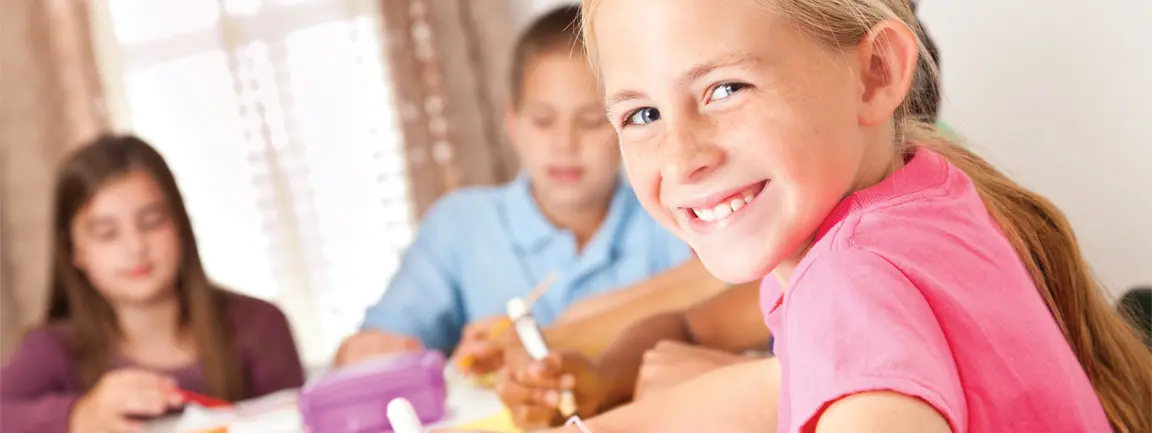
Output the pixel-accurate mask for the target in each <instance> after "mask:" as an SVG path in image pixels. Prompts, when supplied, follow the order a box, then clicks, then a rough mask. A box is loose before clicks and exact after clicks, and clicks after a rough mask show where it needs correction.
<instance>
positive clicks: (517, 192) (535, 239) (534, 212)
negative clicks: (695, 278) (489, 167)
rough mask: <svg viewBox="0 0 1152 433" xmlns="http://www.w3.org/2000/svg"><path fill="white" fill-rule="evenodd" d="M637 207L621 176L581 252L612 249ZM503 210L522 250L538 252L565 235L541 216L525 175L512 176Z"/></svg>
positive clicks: (628, 187)
mask: <svg viewBox="0 0 1152 433" xmlns="http://www.w3.org/2000/svg"><path fill="white" fill-rule="evenodd" d="M637 205H638V203H637V201H636V199H635V196H634V195H633V194H632V187H631V186H630V185H629V184H628V182H627V181H626V180H625V179H624V177H623V176H621V177H620V180H619V181H618V182H617V184H616V190H615V192H614V193H613V194H612V202H611V203H610V204H609V207H608V215H607V216H606V217H605V219H604V224H603V225H602V226H601V227H600V230H599V231H597V232H596V235H594V236H593V238H592V239H591V240H590V241H589V243H588V247H587V248H585V249H586V250H588V251H591V250H592V249H594V247H598V246H601V245H605V244H607V246H609V247H613V246H615V245H616V243H617V242H618V241H619V240H620V236H618V233H619V231H620V229H621V226H623V225H625V224H624V221H625V220H626V219H627V218H628V216H629V215H630V214H631V213H632V212H634V211H635V208H636V207H637ZM505 211H506V215H507V218H508V222H509V231H510V232H511V234H512V241H513V242H514V243H515V244H516V246H517V247H518V248H520V249H522V250H526V251H536V250H539V249H540V248H543V247H544V246H545V245H547V244H548V241H550V240H552V239H553V238H555V237H556V236H559V235H562V234H564V233H565V232H564V231H563V230H560V229H559V228H557V227H556V226H554V225H552V223H551V222H550V221H548V219H547V218H546V217H544V212H543V211H541V210H540V205H539V204H538V203H536V199H535V198H534V197H532V186H531V180H530V179H529V177H528V175H527V174H525V173H521V174H520V175H518V176H516V179H515V180H513V181H512V183H511V184H509V186H508V189H507V194H506V196H505Z"/></svg>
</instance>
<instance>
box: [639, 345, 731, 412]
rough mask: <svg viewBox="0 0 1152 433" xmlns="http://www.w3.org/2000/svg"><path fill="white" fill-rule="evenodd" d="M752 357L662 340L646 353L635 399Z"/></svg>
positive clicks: (641, 366)
mask: <svg viewBox="0 0 1152 433" xmlns="http://www.w3.org/2000/svg"><path fill="white" fill-rule="evenodd" d="M749 359H751V358H749V357H746V356H741V355H736V354H733V353H728V352H723V351H719V350H713V349H708V348H705V347H701V346H696V345H692V344H687V343H681V342H675V341H661V342H660V343H659V344H657V345H656V347H654V348H652V349H650V350H648V351H647V352H644V361H643V362H642V363H641V365H640V374H639V375H638V376H637V380H636V392H635V395H634V399H635V400H639V399H641V398H643V397H645V396H646V395H648V394H651V393H654V392H658V391H661V390H664V389H667V388H670V387H673V386H675V385H677V384H680V383H683V382H684V381H686V380H688V379H691V378H693V377H696V376H699V375H701V374H704V373H707V372H709V371H712V370H716V369H718V368H721V367H725V366H729V365H732V364H736V363H739V362H744V361H747V360H749Z"/></svg>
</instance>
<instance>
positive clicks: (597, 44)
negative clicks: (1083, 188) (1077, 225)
mask: <svg viewBox="0 0 1152 433" xmlns="http://www.w3.org/2000/svg"><path fill="white" fill-rule="evenodd" d="M584 5H585V8H584V11H583V15H584V17H583V18H584V24H585V26H584V31H585V37H586V39H587V42H588V45H589V49H590V51H591V55H592V56H593V61H594V62H596V64H597V65H598V69H599V72H600V74H601V79H602V86H603V90H604V92H605V95H606V103H607V113H608V117H609V119H610V121H611V122H612V123H613V124H614V125H615V126H616V129H617V132H618V134H619V137H620V146H621V148H622V150H623V155H624V163H625V167H626V168H627V171H628V175H629V178H630V179H631V181H632V184H633V185H634V187H635V190H636V193H637V196H638V197H639V199H640V201H641V203H642V204H643V205H644V207H645V209H646V210H647V211H648V212H649V213H651V214H652V215H653V217H654V218H655V219H656V220H657V221H658V222H660V223H661V224H662V225H663V226H664V227H667V228H668V229H669V230H671V231H673V232H674V233H675V234H676V235H678V236H679V237H681V238H682V239H684V240H685V241H687V242H688V243H689V245H691V246H692V248H693V249H694V250H695V251H696V252H697V254H698V255H699V257H700V259H701V260H702V261H703V262H704V264H705V265H706V266H707V268H708V269H709V270H710V271H711V272H712V273H713V274H715V275H716V276H718V277H720V278H721V279H724V280H727V281H732V282H739V281H749V280H755V279H760V278H763V279H764V283H763V285H762V288H761V293H760V298H761V299H760V302H761V304H762V310H763V313H764V318H765V321H766V323H767V324H768V326H769V327H770V328H771V330H772V334H773V335H774V336H776V338H777V341H776V346H775V350H776V354H777V356H778V357H777V358H776V359H774V360H767V361H761V362H753V363H746V364H741V365H738V366H734V367H727V368H725V369H722V370H719V371H716V372H713V373H710V374H707V375H704V376H701V377H699V378H697V379H695V380H692V381H689V382H687V383H685V384H684V385H683V386H681V387H678V388H676V389H674V390H670V391H668V392H665V393H662V394H660V395H657V396H653V397H652V398H650V399H645V400H642V401H640V402H637V403H635V404H633V405H630V406H626V407H624V408H621V409H619V410H617V411H613V412H609V413H607V414H605V415H603V416H602V417H599V418H594V419H592V420H591V421H590V422H588V426H589V427H590V428H591V430H592V431H595V432H597V433H604V432H641V431H660V432H681V431H682V432H698V431H723V432H740V431H758V432H764V431H779V432H957V433H959V432H979V433H984V432H1101V431H1108V430H1115V431H1120V432H1136V431H1147V429H1148V428H1149V426H1152V414H1150V413H1149V411H1148V408H1149V407H1152V353H1150V352H1149V351H1148V350H1147V349H1146V348H1144V347H1142V346H1141V344H1140V342H1139V340H1138V339H1137V338H1136V336H1135V334H1134V333H1133V331H1132V329H1130V328H1129V327H1127V326H1126V325H1125V324H1124V323H1123V322H1122V320H1121V319H1120V317H1119V316H1118V315H1117V314H1115V313H1114V312H1113V310H1112V309H1111V308H1110V307H1109V305H1108V303H1107V301H1106V300H1105V298H1104V296H1103V294H1102V290H1101V288H1100V286H1099V285H1098V284H1097V282H1096V280H1095V279H1094V277H1093V276H1092V273H1091V271H1090V270H1089V268H1088V266H1087V264H1086V263H1085V261H1084V259H1083V257H1082V256H1081V254H1080V251H1079V247H1078V246H1077V243H1076V239H1075V236H1074V235H1073V233H1072V231H1071V229H1070V228H1069V224H1068V221H1067V219H1066V218H1065V217H1064V215H1063V214H1062V213H1061V212H1060V211H1059V210H1058V209H1056V208H1055V207H1054V206H1053V205H1052V203H1050V202H1049V201H1048V200H1046V199H1045V198H1043V197H1041V196H1040V195H1038V194H1035V193H1033V192H1031V191H1028V190H1026V189H1024V188H1022V187H1021V186H1019V185H1018V184H1016V183H1015V182H1013V181H1012V180H1010V179H1008V178H1007V177H1006V176H1004V175H1003V174H1002V173H1001V172H999V171H998V170H996V169H995V168H994V167H992V166H991V165H989V164H988V163H987V162H986V161H984V160H983V159H981V158H980V157H978V156H976V155H974V154H972V153H971V152H968V151H966V150H964V149H963V148H961V147H959V146H958V145H956V144H954V143H951V142H949V141H948V140H947V139H946V138H944V137H942V136H941V135H940V134H938V133H936V132H935V130H934V129H933V128H932V127H931V125H928V124H926V123H923V122H922V121H920V120H918V119H916V118H914V116H910V115H908V113H909V111H910V107H912V106H913V104H915V103H917V101H914V100H911V99H910V98H909V94H910V91H909V89H910V88H911V87H912V86H913V83H914V81H915V77H916V76H917V75H918V74H928V76H929V77H931V78H932V81H933V82H935V81H936V80H935V77H934V72H935V71H934V70H933V68H932V67H931V66H929V65H930V63H929V62H927V61H926V60H925V57H926V56H924V51H925V50H924V49H923V48H922V47H921V44H920V42H919V40H918V38H917V31H916V28H915V24H914V19H913V16H912V12H911V10H910V7H909V4H908V2H907V0H764V1H753V0H728V1H714V0H586V1H585V2H584ZM540 368H544V366H543V365H542V366H541V367H540ZM564 382H567V383H565V384H566V385H571V382H572V380H571V378H567V380H563V381H560V380H558V381H557V383H558V384H560V383H564ZM578 397H579V396H578ZM540 398H541V399H542V401H543V400H546V399H549V398H554V396H550V395H541V396H540Z"/></svg>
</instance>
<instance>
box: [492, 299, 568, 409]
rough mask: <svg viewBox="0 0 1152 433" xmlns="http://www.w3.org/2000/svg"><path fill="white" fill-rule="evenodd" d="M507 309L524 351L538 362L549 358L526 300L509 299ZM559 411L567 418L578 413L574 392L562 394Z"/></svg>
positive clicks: (542, 337) (538, 327)
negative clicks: (525, 302)
mask: <svg viewBox="0 0 1152 433" xmlns="http://www.w3.org/2000/svg"><path fill="white" fill-rule="evenodd" d="M506 308H507V313H508V319H510V320H512V321H513V325H512V326H514V327H515V328H516V336H518V337H520V343H522V344H524V349H525V350H527V351H528V355H531V356H532V359H535V360H537V361H539V360H541V359H544V357H546V356H548V344H547V343H545V342H544V334H543V333H541V332H540V326H539V325H537V324H536V318H535V317H532V312H531V311H528V306H526V305H524V300H523V299H520V298H512V299H509V300H508V305H507V306H506ZM559 409H560V413H561V414H562V415H564V416H566V417H568V416H572V414H575V413H576V396H575V395H573V394H572V391H570V390H569V391H564V392H563V393H561V394H560V407H559Z"/></svg>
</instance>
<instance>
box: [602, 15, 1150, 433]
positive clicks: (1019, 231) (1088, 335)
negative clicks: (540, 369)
mask: <svg viewBox="0 0 1152 433" xmlns="http://www.w3.org/2000/svg"><path fill="white" fill-rule="evenodd" d="M760 2H761V3H763V4H764V5H765V6H768V7H770V8H772V10H773V11H775V12H776V13H778V14H781V15H782V16H784V17H787V18H788V19H790V20H791V22H792V23H793V24H794V25H795V26H796V28H797V29H798V30H800V31H801V32H802V33H804V34H805V35H806V36H807V37H808V38H810V39H812V40H814V41H817V42H820V43H823V44H824V45H825V46H827V47H829V48H831V49H840V47H854V46H856V45H857V44H858V42H859V41H860V40H862V39H863V38H864V37H865V36H867V35H868V33H869V32H870V31H871V29H872V28H873V27H874V26H876V25H877V24H879V23H881V22H883V21H885V20H899V21H900V22H902V23H904V24H905V25H907V26H909V27H910V28H912V29H913V30H914V31H915V33H916V34H920V31H919V28H918V26H917V24H916V19H915V18H914V16H913V13H912V9H911V5H909V3H908V0H760ZM601 3H603V0H585V1H584V7H583V10H582V14H581V15H582V19H583V22H584V27H583V34H584V38H585V45H586V47H587V49H588V52H589V55H590V57H591V61H592V62H593V64H595V62H596V39H595V34H594V32H593V26H592V24H593V23H592V17H593V16H594V14H595V11H596V9H597V7H598V5H600V4H601ZM920 45H921V50H920V51H921V53H920V60H919V67H918V71H917V73H918V74H923V75H925V76H927V77H929V78H930V80H929V82H931V83H932V85H933V86H938V85H939V79H938V71H937V70H936V67H935V65H934V63H933V62H932V61H930V58H929V56H928V53H927V50H925V49H924V47H923V44H922V43H921V44H920ZM922 96H923V94H910V95H909V96H908V97H907V98H905V101H904V103H903V104H902V105H901V107H900V109H899V110H897V112H896V115H895V119H894V121H895V123H896V130H897V131H898V136H897V137H896V139H897V140H898V141H897V142H898V143H902V145H901V146H900V147H901V151H902V152H903V151H906V150H907V147H908V145H906V144H903V143H915V144H916V145H918V146H924V147H926V148H928V149H931V150H932V151H933V152H936V153H938V154H940V155H942V156H944V157H945V158H947V159H948V160H949V161H950V162H951V163H952V164H953V165H955V166H956V167H957V168H959V169H961V170H963V171H964V172H965V173H966V174H967V175H968V176H969V177H970V178H971V179H972V182H973V183H974V184H975V186H976V189H977V191H978V192H979V194H980V197H981V198H982V199H983V201H984V205H985V206H986V207H987V208H988V213H989V214H991V216H992V217H993V219H995V221H996V222H997V223H998V224H999V225H1000V228H1001V230H1002V231H1003V232H1004V235H1005V236H1006V237H1007V238H1008V240H1009V242H1011V243H1012V246H1013V247H1014V248H1015V249H1016V252H1017V254H1019V255H1020V258H1021V260H1022V261H1023V262H1024V265H1025V266H1026V267H1027V269H1028V272H1029V274H1031V276H1032V281H1034V282H1035V284H1036V288H1037V289H1038V290H1039V292H1040V295H1041V297H1043V299H1044V302H1045V303H1046V304H1047V306H1048V310H1049V311H1050V312H1051V313H1052V316H1053V318H1054V319H1055V321H1056V323H1057V324H1058V325H1059V326H1060V330H1061V331H1063V333H1064V337H1065V338H1066V339H1067V340H1068V343H1069V344H1070V345H1071V347H1072V350H1073V351H1074V352H1075V353H1076V357H1077V358H1078V359H1079V361H1080V365H1082V366H1083V367H1084V370H1085V372H1087V374H1088V378H1089V379H1090V380H1091V382H1092V386H1093V388H1094V389H1095V390H1096V394H1097V396H1099V398H1100V401H1101V403H1103V406H1104V411H1105V412H1106V413H1107V415H1108V419H1109V421H1110V422H1111V424H1112V428H1113V429H1114V430H1115V431H1117V432H1122V433H1135V432H1146V431H1149V428H1152V411H1149V408H1152V351H1149V350H1148V348H1146V347H1145V346H1144V345H1143V344H1142V343H1141V341H1140V339H1139V338H1138V337H1137V336H1136V333H1135V332H1134V330H1133V329H1132V328H1130V327H1129V326H1128V325H1127V324H1125V322H1124V321H1123V319H1122V318H1121V317H1120V315H1119V314H1117V313H1116V312H1115V311H1114V310H1113V309H1112V308H1111V306H1110V305H1109V303H1108V301H1107V299H1106V298H1105V296H1104V292H1103V290H1102V287H1101V285H1100V284H1099V283H1098V282H1097V280H1096V278H1095V276H1094V275H1093V274H1092V271H1091V269H1089V267H1088V264H1087V263H1086V262H1085V260H1084V257H1083V256H1082V255H1081V253H1080V247H1079V246H1078V244H1077V242H1076V236H1075V235H1074V234H1073V233H1072V228H1071V226H1070V224H1069V222H1068V219H1067V218H1066V217H1065V216H1064V214H1063V213H1062V212H1060V210H1059V209H1057V208H1056V206H1054V205H1053V204H1052V202H1050V201H1048V200H1047V199H1046V198H1044V197H1042V196H1040V195H1039V194H1036V193H1034V192H1032V191H1029V190H1027V189H1025V188H1023V187H1021V186H1020V185H1019V184H1017V183H1016V182H1014V181H1012V180H1011V179H1009V178H1008V177H1007V176H1005V175H1004V174H1003V173H1001V172H1000V171H999V170H997V169H996V168H995V167H993V166H992V165H991V164H989V163H988V162H987V161H985V160H984V159H983V158H981V157H979V156H977V155H976V154H974V153H972V152H971V151H969V150H967V149H965V148H964V147H962V146H960V145H959V144H957V143H956V142H954V141H953V140H954V139H953V138H951V137H949V136H946V135H944V134H941V133H939V132H938V131H937V130H936V128H935V127H934V126H933V125H932V124H929V123H926V122H924V121H923V120H922V119H917V118H915V117H914V116H912V115H910V113H912V112H915V111H916V110H914V108H915V107H916V104H920V103H922V101H919V100H918V97H922Z"/></svg>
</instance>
